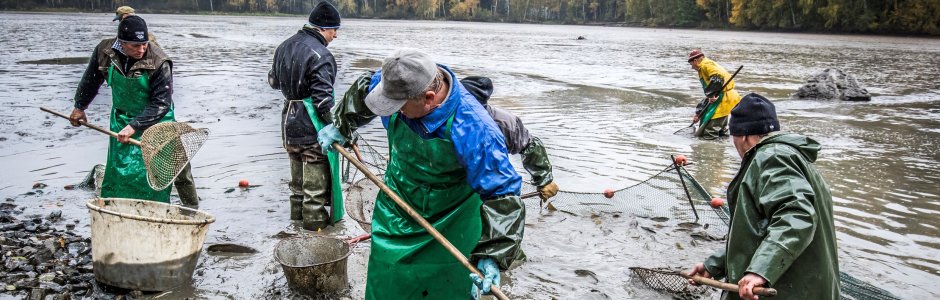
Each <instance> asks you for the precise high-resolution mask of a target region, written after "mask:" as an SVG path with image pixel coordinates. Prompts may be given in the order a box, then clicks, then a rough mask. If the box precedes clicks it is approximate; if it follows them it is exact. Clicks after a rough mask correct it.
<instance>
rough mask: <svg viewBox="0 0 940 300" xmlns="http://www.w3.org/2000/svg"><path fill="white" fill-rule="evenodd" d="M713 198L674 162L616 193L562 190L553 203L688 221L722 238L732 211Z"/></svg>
mask: <svg viewBox="0 0 940 300" xmlns="http://www.w3.org/2000/svg"><path fill="white" fill-rule="evenodd" d="M535 190H536V187H535V186H534V185H531V184H526V185H523V187H522V193H523V194H525V193H528V192H532V191H535ZM607 196H610V197H607ZM711 198H712V197H711V195H709V193H708V192H707V191H706V190H705V189H704V188H703V187H702V186H701V185H700V184H699V183H698V182H697V181H696V180H695V178H693V177H692V175H690V174H689V172H688V171H687V170H686V169H685V168H683V167H676V166H674V165H670V166H668V167H666V168H665V169H663V170H662V171H659V172H658V173H656V174H654V175H653V176H651V177H649V178H648V179H646V180H644V181H642V182H639V183H636V184H634V185H632V186H628V187H625V188H622V189H619V190H615V191H613V195H604V193H587V192H570V191H559V192H558V194H557V195H555V197H553V198H551V204H552V205H553V206H554V207H555V208H556V209H558V210H561V211H566V212H570V213H574V214H580V215H592V214H602V213H629V214H633V215H636V216H639V217H644V218H650V219H652V220H655V221H658V222H666V221H671V222H675V223H685V225H690V227H701V228H702V229H703V231H702V232H699V233H700V234H702V235H704V236H705V237H707V238H709V239H715V240H720V239H723V238H724V236H725V235H726V233H727V232H728V226H727V224H728V222H727V221H726V220H727V219H728V214H727V212H726V210H725V209H724V208H723V207H721V208H712V207H711V205H710V204H709V203H710V201H711Z"/></svg>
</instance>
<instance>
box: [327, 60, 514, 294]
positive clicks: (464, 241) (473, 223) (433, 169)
mask: <svg viewBox="0 0 940 300" xmlns="http://www.w3.org/2000/svg"><path fill="white" fill-rule="evenodd" d="M360 78H361V77H360ZM362 86H363V84H361V83H354V84H353V89H352V90H351V91H352V94H354V95H359V96H358V97H357V96H350V92H347V96H346V97H344V98H343V102H341V103H339V104H338V106H337V107H336V108H335V110H334V112H333V114H334V123H333V124H331V125H329V126H327V127H325V128H324V129H322V130H320V133H319V139H320V143H321V144H322V145H321V147H322V148H324V149H329V148H328V147H329V145H331V144H332V143H333V142H339V143H341V144H342V143H344V142H345V141H346V140H348V139H349V138H350V137H351V136H352V133H353V131H355V129H356V128H357V127H359V126H361V125H364V124H366V123H367V122H368V121H369V120H371V119H372V118H374V117H375V115H376V114H377V115H380V116H383V117H382V124H383V125H384V126H385V128H386V130H387V133H388V140H389V148H390V155H391V156H390V162H389V164H388V169H387V170H386V173H385V183H386V184H387V185H388V186H389V188H391V189H392V190H393V191H395V192H396V193H397V194H399V195H400V196H401V198H402V199H404V201H405V202H408V204H410V205H411V206H412V207H413V208H414V209H415V210H416V211H417V212H418V213H419V214H421V215H422V216H424V217H425V218H427V221H428V222H430V223H431V225H432V226H434V227H435V228H436V229H437V230H438V231H440V233H441V234H443V235H444V237H446V238H447V239H448V240H449V241H450V242H451V243H452V244H453V245H454V246H455V247H456V248H457V249H458V250H459V251H460V252H462V253H463V255H465V256H467V257H470V261H471V262H473V263H476V266H477V268H478V269H479V270H480V271H481V272H482V273H483V274H484V278H474V279H473V280H471V278H469V277H468V276H467V270H466V269H465V268H464V267H463V266H462V265H461V264H460V263H459V262H457V261H456V260H455V259H454V258H453V257H452V256H451V255H450V254H449V253H448V252H447V251H446V250H445V248H444V247H442V246H441V245H440V244H438V243H436V242H435V241H433V238H432V236H431V235H430V234H429V233H428V232H426V231H425V230H424V229H423V228H422V227H421V226H419V225H418V223H417V222H416V221H414V220H412V219H411V217H410V216H408V215H407V214H406V213H405V212H404V211H403V210H401V209H400V208H398V207H397V206H396V205H395V203H394V202H393V201H392V200H391V199H390V198H389V197H388V196H387V195H385V194H384V193H380V194H379V196H378V198H377V199H376V203H375V211H374V213H373V215H372V249H371V254H370V256H369V272H368V279H367V283H366V297H365V298H366V299H466V298H467V296H468V294H471V290H473V289H475V288H477V287H481V288H482V292H484V293H486V292H488V291H489V287H490V284H491V283H492V284H499V271H500V270H501V269H502V270H505V269H507V268H508V267H509V266H510V265H511V264H512V262H513V260H514V259H515V258H516V256H517V255H518V253H519V251H521V249H520V243H521V242H522V236H523V229H524V227H523V225H524V220H525V207H524V205H523V203H522V199H520V198H519V189H520V186H521V183H522V179H521V177H520V176H519V175H518V174H517V173H516V172H515V170H514V169H513V167H512V165H511V164H510V162H509V153H508V152H507V151H506V146H505V141H504V139H503V136H502V133H501V132H500V131H499V128H498V127H497V125H496V123H495V122H493V119H492V118H490V117H489V116H488V114H487V112H486V110H485V109H484V108H483V106H481V105H480V103H479V102H477V100H476V99H474V97H473V96H472V95H470V94H469V93H468V92H467V91H466V90H465V89H464V88H463V86H462V85H460V84H459V83H458V80H457V76H456V75H454V73H453V72H451V71H450V69H449V68H447V67H446V66H443V65H438V64H435V63H434V61H433V60H431V58H430V57H429V56H428V55H427V54H425V53H422V52H419V51H416V50H399V51H396V52H395V53H394V54H393V55H392V56H390V57H388V58H386V59H385V61H384V63H383V64H382V69H381V70H380V71H379V72H376V73H375V75H374V76H373V77H372V79H371V83H370V87H369V92H368V93H367V94H368V95H363V93H362V91H361V90H359V88H361V87H362ZM362 96H364V97H362ZM363 98H365V99H363ZM396 278H399V279H402V280H398V279H396ZM471 287H473V288H471ZM475 294H476V293H472V295H475Z"/></svg>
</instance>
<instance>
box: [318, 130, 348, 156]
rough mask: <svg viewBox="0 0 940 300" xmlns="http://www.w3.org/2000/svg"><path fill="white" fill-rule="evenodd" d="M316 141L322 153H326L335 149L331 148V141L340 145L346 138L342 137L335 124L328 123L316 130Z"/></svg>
mask: <svg viewBox="0 0 940 300" xmlns="http://www.w3.org/2000/svg"><path fill="white" fill-rule="evenodd" d="M317 142H319V143H320V148H321V149H322V150H323V153H324V154H326V153H329V152H333V151H336V150H335V149H333V143H339V144H340V145H342V144H345V143H346V138H345V137H343V134H341V133H339V129H336V126H333V124H329V125H326V127H323V129H320V131H319V132H317Z"/></svg>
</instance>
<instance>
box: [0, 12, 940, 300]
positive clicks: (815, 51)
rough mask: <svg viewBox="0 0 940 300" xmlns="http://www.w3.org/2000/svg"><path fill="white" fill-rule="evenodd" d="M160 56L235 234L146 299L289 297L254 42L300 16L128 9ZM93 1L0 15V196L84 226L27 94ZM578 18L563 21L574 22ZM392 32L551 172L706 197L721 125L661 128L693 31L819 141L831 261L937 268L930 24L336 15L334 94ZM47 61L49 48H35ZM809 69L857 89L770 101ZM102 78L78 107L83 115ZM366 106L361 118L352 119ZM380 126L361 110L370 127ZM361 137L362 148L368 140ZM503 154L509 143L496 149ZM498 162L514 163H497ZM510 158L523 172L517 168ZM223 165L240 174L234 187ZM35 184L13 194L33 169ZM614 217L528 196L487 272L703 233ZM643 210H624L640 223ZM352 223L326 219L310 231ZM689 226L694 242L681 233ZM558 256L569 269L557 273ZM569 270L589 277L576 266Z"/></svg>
mask: <svg viewBox="0 0 940 300" xmlns="http://www.w3.org/2000/svg"><path fill="white" fill-rule="evenodd" d="M143 17H145V18H146V20H147V21H148V24H149V25H150V28H151V31H153V32H154V33H155V34H156V36H157V38H158V42H159V43H160V44H161V46H163V48H164V50H165V52H167V53H168V54H169V55H170V56H171V57H173V59H174V75H175V76H174V80H175V87H174V90H175V91H174V92H175V93H174V101H175V105H176V111H177V119H178V120H179V121H186V122H190V123H192V125H193V126H194V127H204V128H208V129H209V130H211V132H212V135H211V138H210V140H209V141H208V142H207V143H206V144H205V146H204V147H203V148H202V150H201V151H200V153H199V155H197V156H196V158H195V159H194V160H193V167H194V169H193V173H194V175H195V176H196V182H197V185H198V186H199V193H200V197H201V198H202V204H201V209H203V210H205V211H208V212H210V213H212V214H214V215H215V216H216V218H217V219H218V221H217V222H216V223H215V224H213V225H212V226H211V227H210V232H209V234H208V237H207V243H209V244H214V243H239V244H243V245H249V246H252V247H255V248H256V249H258V250H259V251H261V252H260V253H258V254H255V255H248V256H220V255H208V254H205V253H204V255H203V256H202V258H201V261H200V266H199V270H200V271H199V272H197V274H196V276H195V278H194V283H193V285H192V286H191V287H186V288H182V289H179V290H176V291H172V292H171V293H169V294H161V295H159V296H161V298H164V297H170V298H177V297H187V296H195V297H198V298H210V299H216V298H221V299H224V298H228V299H249V298H279V297H283V296H285V295H290V294H289V291H288V289H287V287H286V282H285V280H284V279H283V275H282V273H281V271H280V268H279V266H278V265H277V264H276V263H275V262H274V261H273V258H272V254H271V251H272V249H273V247H274V245H275V244H276V243H277V241H278V240H279V238H280V237H281V236H282V235H278V233H279V232H281V231H284V232H287V233H294V232H297V231H298V229H297V227H296V226H295V225H293V224H290V222H289V221H288V220H287V215H288V204H287V195H288V193H289V192H288V190H287V181H288V178H289V172H288V162H287V156H286V155H285V154H284V153H283V150H282V149H281V148H280V131H279V121H280V120H279V118H280V109H281V105H282V99H281V96H280V92H278V91H275V90H272V89H270V88H269V87H268V86H267V84H266V74H267V70H268V69H269V68H270V64H271V57H272V56H273V53H274V49H275V48H276V47H277V45H278V44H279V43H280V42H281V41H282V40H284V39H285V38H287V37H289V36H290V35H292V34H293V33H294V32H296V30H297V29H299V27H300V26H301V25H302V24H303V22H304V21H305V20H306V19H305V18H304V17H301V16H297V17H237V16H186V15H143ZM110 20H111V15H110V14H62V13H56V14H19V13H0V32H3V34H2V35H0V53H3V55H0V106H2V107H4V109H3V112H0V126H2V129H3V130H0V166H3V169H4V171H3V172H0V196H2V197H3V199H9V200H7V201H15V202H16V203H17V204H20V205H28V206H30V210H29V211H28V212H34V213H43V212H47V211H49V210H52V209H62V210H64V212H65V216H66V217H69V218H77V219H79V220H81V224H80V226H79V228H78V229H77V230H80V231H85V232H87V231H88V227H87V224H88V222H89V218H88V217H87V213H86V212H85V208H84V200H86V199H88V198H90V197H92V195H91V194H90V193H89V192H85V191H66V190H64V189H62V187H63V186H65V185H67V184H74V183H77V182H78V181H80V180H81V179H82V178H83V177H84V176H85V174H86V173H87V171H88V170H90V169H91V167H92V166H93V165H94V164H97V163H103V161H104V159H105V152H106V149H107V139H105V138H104V137H103V136H102V135H101V134H99V133H96V132H93V131H91V130H87V129H83V128H72V127H71V126H68V125H67V122H66V121H65V120H62V119H59V118H56V117H52V116H49V115H46V114H44V113H42V112H40V111H39V110H38V109H37V108H38V107H39V106H47V107H50V108H53V109H56V110H59V111H62V112H65V113H68V111H70V110H71V105H72V104H71V98H72V96H73V94H74V90H75V87H76V85H77V82H78V80H79V79H80V77H81V73H82V71H83V69H84V67H85V65H84V63H85V62H86V61H87V60H86V59H85V58H87V57H88V56H89V55H90V54H91V50H92V49H93V48H94V46H95V45H96V44H97V43H98V41H99V40H100V39H103V38H108V37H111V36H113V35H114V32H115V27H116V24H114V23H111V22H110ZM578 36H583V37H585V39H583V40H577V39H576V38H577V37H578ZM399 47H412V48H418V49H422V50H424V51H426V52H428V53H430V54H432V56H433V57H434V58H435V59H436V60H437V61H439V62H441V63H444V64H447V65H449V66H451V67H452V68H453V69H454V70H455V71H456V72H457V73H458V76H467V75H485V76H489V77H491V78H492V79H493V81H494V82H495V85H496V92H495V94H494V95H493V99H492V100H491V102H490V103H492V104H493V105H497V106H500V107H503V108H506V109H508V110H510V111H512V112H514V113H516V114H517V115H519V116H520V117H521V118H522V120H523V121H524V122H525V123H526V126H527V127H529V130H530V131H531V133H532V134H534V135H536V136H538V137H540V138H541V139H542V140H543V142H545V144H546V145H547V147H548V151H549V154H550V156H551V159H552V163H553V164H554V166H555V178H556V182H557V183H558V184H559V185H560V187H561V189H562V190H565V191H576V192H593V193H599V192H601V191H602V190H604V189H606V188H612V189H619V188H623V187H626V186H629V185H632V184H634V183H637V182H639V181H642V180H644V179H646V178H648V177H649V176H651V175H653V174H655V173H656V172H658V171H660V170H661V169H662V168H663V167H664V166H666V165H667V164H668V163H669V158H668V157H669V155H670V154H685V155H687V156H689V157H690V158H691V160H692V161H693V162H694V163H695V164H694V165H692V166H691V167H689V170H690V172H691V173H692V174H693V175H695V176H696V177H697V178H698V179H699V181H701V183H702V184H703V186H705V187H706V188H707V189H708V190H709V192H710V193H712V194H713V195H719V196H724V195H725V188H726V186H727V184H728V182H729V181H730V180H731V178H732V176H733V175H734V173H735V172H736V171H737V168H738V164H739V163H740V159H739V158H738V156H737V153H736V152H735V151H734V149H733V147H732V146H731V143H730V141H728V140H719V141H700V140H695V139H692V138H690V137H689V136H686V135H674V134H673V132H674V131H675V130H677V129H679V128H681V127H683V126H686V125H687V124H688V122H689V120H690V117H691V114H692V112H693V106H694V105H695V103H696V101H697V97H699V96H700V95H701V88H700V85H699V83H698V80H697V79H696V77H695V73H694V71H692V70H691V69H690V68H689V66H688V64H687V63H686V62H685V55H686V54H687V53H688V51H690V50H691V49H694V48H701V49H703V51H704V52H705V53H706V55H708V56H709V57H710V58H712V59H714V60H716V61H718V62H719V63H720V64H722V65H723V66H725V67H726V68H727V69H734V68H735V67H736V66H738V65H744V69H743V70H742V71H741V74H739V75H738V77H737V79H736V84H737V89H738V90H739V91H740V92H741V93H742V95H743V94H745V93H746V92H749V91H753V92H758V93H761V94H764V95H765V96H767V97H768V98H770V99H771V100H773V101H774V102H775V104H776V106H777V112H778V114H779V116H780V121H781V125H782V127H783V129H784V131H789V132H796V133H800V134H804V135H808V136H810V137H812V138H815V139H816V140H818V141H819V142H820V143H821V144H822V145H823V151H822V153H821V154H820V156H819V161H818V162H817V164H816V165H817V167H818V168H819V170H820V171H821V172H822V174H823V175H824V176H825V178H826V180H827V181H828V183H829V185H830V187H831V189H832V194H833V198H834V201H835V212H834V214H835V222H836V227H837V231H838V234H837V237H838V242H839V255H840V257H839V258H840V265H841V268H842V270H843V271H846V272H848V273H850V274H852V275H854V276H856V277H859V278H862V279H864V280H866V281H869V282H873V283H878V284H879V285H880V286H882V287H883V288H885V289H887V290H889V291H890V292H892V293H895V294H896V295H899V296H901V297H903V298H908V299H919V298H938V297H940V292H937V291H936V290H935V289H931V286H932V285H934V284H936V283H937V282H938V281H940V251H938V249H940V237H938V232H940V231H938V227H940V219H938V218H937V217H936V216H935V215H936V214H937V213H938V212H940V190H938V187H940V171H938V169H937V168H936V162H937V161H938V160H940V78H938V77H940V76H938V74H940V40H937V39H926V38H903V37H877V36H859V35H819V34H784V33H755V32H726V31H702V30H670V29H646V28H613V27H586V26H556V25H523V24H488V23H463V22H432V21H387V20H344V22H343V28H342V29H341V30H340V31H339V38H338V39H337V40H335V41H334V42H333V44H331V45H330V49H331V50H332V51H333V53H334V54H335V55H336V57H337V62H338V64H339V75H338V79H337V91H338V93H337V94H339V93H341V92H345V90H346V88H347V87H348V85H349V84H350V82H351V81H352V80H354V79H355V78H356V77H357V76H358V74H359V73H361V72H362V71H363V70H368V69H374V68H377V67H378V66H379V65H380V61H381V59H382V58H383V57H385V56H386V55H388V54H390V53H391V52H392V51H394V50H395V49H398V48H399ZM55 59H59V60H55ZM825 68H840V69H843V70H845V71H847V72H848V73H850V74H854V75H855V76H857V78H858V80H859V82H860V83H862V85H863V86H864V87H866V88H868V90H869V91H870V92H872V93H873V95H874V98H873V100H872V101H871V102H864V103H850V102H838V101H805V100H790V99H788V98H789V96H788V95H789V94H790V93H792V92H793V91H795V90H796V88H797V87H799V86H800V85H801V83H802V82H803V81H804V80H805V78H806V77H808V76H810V75H812V74H814V73H816V72H818V71H821V70H822V69H825ZM109 102H110V90H109V89H108V88H102V89H101V94H100V95H99V97H98V100H96V102H95V103H94V104H93V105H92V106H91V108H90V109H89V110H88V116H89V120H90V121H91V122H92V123H95V124H101V125H105V124H107V120H108V111H109V109H110V105H109ZM373 123H379V122H373ZM379 126H380V125H377V124H371V125H370V126H369V127H368V128H366V129H364V130H363V131H364V132H365V136H366V138H368V139H370V140H371V141H372V144H374V145H379V146H381V145H383V144H384V143H385V142H384V140H383V134H382V130H381V129H380V128H379ZM380 148H381V147H380ZM516 162H517V163H518V160H517V161H516ZM517 165H518V164H517ZM519 170H520V171H522V173H523V174H524V171H523V170H522V169H521V168H519ZM239 179H248V180H249V181H250V182H251V183H252V184H255V185H260V186H258V187H255V188H252V189H249V190H240V189H236V190H235V191H233V192H227V191H229V190H230V189H231V188H233V187H235V186H236V185H237V182H238V180H239ZM36 182H43V183H46V184H48V185H49V187H48V188H46V189H44V190H43V191H42V193H39V194H32V195H27V194H25V193H27V192H30V191H31V190H32V189H31V187H32V185H33V183H36ZM636 222H639V223H640V224H646V223H650V222H652V221H650V220H646V219H642V218H639V219H637V218H636V217H632V216H626V217H619V216H617V217H615V216H611V215H600V216H593V217H590V216H575V215H569V214H561V213H555V214H539V213H538V212H536V211H529V213H528V214H527V230H526V241H525V245H524V248H525V250H526V252H527V254H528V256H529V261H528V262H526V263H524V264H522V265H521V266H519V267H516V268H515V269H513V270H510V271H509V272H507V273H506V274H504V280H503V281H504V282H503V287H504V288H505V290H506V291H507V292H508V293H509V294H510V295H511V296H513V297H514V298H532V299H551V298H558V299H570V298H579V299H656V298H664V299H665V298H668V297H667V296H663V295H660V294H657V293H655V292H652V291H649V290H648V289H646V288H645V287H644V286H643V285H642V283H638V281H637V280H635V278H632V277H631V275H630V272H629V271H628V270H627V268H628V267H631V266H646V267H687V266H691V265H692V264H694V263H696V262H699V261H701V260H703V259H704V258H705V257H706V256H707V255H708V253H710V252H711V251H712V250H714V249H718V248H719V247H721V246H722V243H719V242H711V243H709V242H704V243H694V242H691V238H690V237H689V236H688V235H684V234H681V233H676V232H670V231H668V230H662V231H660V232H656V233H650V232H648V231H646V230H643V229H638V227H637V226H635V225H636V224H635V223H636ZM640 227H643V226H640ZM360 233H362V229H360V228H359V226H358V225H357V224H356V223H355V222H352V221H351V220H347V221H346V222H343V223H341V225H340V226H337V228H333V229H330V230H328V231H326V232H321V233H304V234H327V235H334V236H344V237H347V236H353V235H358V234H360ZM694 245H697V246H694ZM367 255H368V244H360V245H357V246H356V248H355V250H354V253H353V255H352V256H350V267H349V268H350V271H349V274H350V275H349V276H350V284H351V289H350V291H349V292H348V293H347V295H346V296H345V297H349V298H353V299H358V298H361V297H362V294H363V293H364V284H365V265H366V261H367ZM576 270H578V272H575V271H576ZM584 270H587V271H589V272H592V273H593V274H595V275H596V276H585V275H584V274H587V272H585V271H584Z"/></svg>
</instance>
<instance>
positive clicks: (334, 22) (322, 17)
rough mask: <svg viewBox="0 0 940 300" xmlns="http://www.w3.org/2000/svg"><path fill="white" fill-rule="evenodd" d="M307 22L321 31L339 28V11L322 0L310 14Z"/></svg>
mask: <svg viewBox="0 0 940 300" xmlns="http://www.w3.org/2000/svg"><path fill="white" fill-rule="evenodd" d="M308 21H309V22H310V24H312V25H313V26H317V27H320V28H323V29H331V28H339V11H338V10H336V7H335V6H333V4H330V3H329V2H327V1H326V0H323V1H320V3H319V4H317V6H316V7H314V8H313V11H311V12H310V18H309V19H308Z"/></svg>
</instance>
